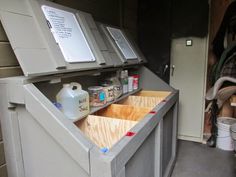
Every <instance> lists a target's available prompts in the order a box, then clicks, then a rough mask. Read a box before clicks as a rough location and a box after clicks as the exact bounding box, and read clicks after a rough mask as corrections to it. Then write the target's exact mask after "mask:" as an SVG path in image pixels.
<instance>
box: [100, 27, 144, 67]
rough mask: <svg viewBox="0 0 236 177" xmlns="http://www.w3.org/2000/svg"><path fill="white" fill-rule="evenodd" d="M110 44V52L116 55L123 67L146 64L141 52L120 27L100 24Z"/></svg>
mask: <svg viewBox="0 0 236 177" xmlns="http://www.w3.org/2000/svg"><path fill="white" fill-rule="evenodd" d="M98 25H99V27H100V29H101V32H102V33H103V34H104V36H105V40H106V42H107V43H108V46H112V48H109V52H111V53H116V55H117V56H118V58H119V60H120V61H121V62H122V63H123V65H128V64H137V63H142V62H145V58H144V56H143V55H142V53H141V51H140V50H139V48H138V47H137V45H135V42H134V41H133V40H132V38H131V37H130V36H128V35H127V33H126V32H125V31H123V30H122V29H120V28H118V27H114V26H109V25H105V24H98Z"/></svg>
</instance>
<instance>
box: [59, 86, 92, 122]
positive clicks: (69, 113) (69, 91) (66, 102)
mask: <svg viewBox="0 0 236 177" xmlns="http://www.w3.org/2000/svg"><path fill="white" fill-rule="evenodd" d="M56 100H57V102H58V103H60V104H61V111H62V112H63V113H64V114H65V115H66V117H67V118H68V119H78V120H79V119H81V118H83V117H84V116H86V115H88V114H89V94H88V92H86V91H84V90H82V88H81V85H80V84H78V83H75V82H72V83H70V84H64V85H63V88H62V89H61V90H60V91H59V92H58V94H57V95H56Z"/></svg>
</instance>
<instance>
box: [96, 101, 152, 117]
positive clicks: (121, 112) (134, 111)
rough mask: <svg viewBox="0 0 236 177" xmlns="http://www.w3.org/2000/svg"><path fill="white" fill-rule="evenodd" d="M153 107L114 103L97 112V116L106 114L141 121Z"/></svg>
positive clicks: (105, 115)
mask: <svg viewBox="0 0 236 177" xmlns="http://www.w3.org/2000/svg"><path fill="white" fill-rule="evenodd" d="M151 110H152V109H151V108H142V107H135V106H132V105H121V104H112V105H110V106H108V107H107V108H105V109H102V110H99V111H98V112H96V113H95V115H97V116H104V117H108V118H109V117H110V118H116V119H124V120H132V121H139V120H141V119H143V118H144V117H145V115H146V114H148V113H149V112H150V111H151Z"/></svg>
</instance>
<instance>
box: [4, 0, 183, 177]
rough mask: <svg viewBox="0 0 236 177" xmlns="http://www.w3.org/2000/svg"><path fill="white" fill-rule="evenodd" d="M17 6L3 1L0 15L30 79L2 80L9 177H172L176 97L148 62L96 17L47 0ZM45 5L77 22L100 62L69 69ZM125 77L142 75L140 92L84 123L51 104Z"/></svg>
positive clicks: (93, 112)
mask: <svg viewBox="0 0 236 177" xmlns="http://www.w3.org/2000/svg"><path fill="white" fill-rule="evenodd" d="M13 2H14V3H15V4H18V1H17V0H11V1H9V2H8V1H7V2H6V1H4V2H0V6H1V10H0V15H1V18H2V20H3V21H4V23H3V24H4V25H3V27H4V29H5V30H6V33H7V35H8V37H9V36H11V38H9V40H10V44H11V45H12V46H13V50H14V52H15V54H16V56H17V59H18V60H19V63H20V65H21V67H22V68H23V72H24V75H25V76H22V77H12V78H5V79H1V80H0V98H1V100H0V112H1V125H2V129H3V138H4V142H5V144H4V146H5V153H6V162H7V167H8V173H9V177H45V176H50V177H75V176H79V177H167V176H170V174H171V169H172V167H173V165H174V160H175V151H176V129H177V128H176V127H177V109H178V99H179V98H178V91H177V90H175V89H173V88H171V87H170V86H169V85H168V84H166V83H165V82H163V81H162V80H161V79H160V78H158V77H157V76H156V75H155V74H153V73H152V72H151V71H150V70H149V69H147V68H146V67H144V66H143V63H144V62H145V58H143V56H142V55H141V54H140V51H139V50H138V48H137V47H136V45H133V42H132V40H130V39H129V38H128V37H127V36H126V35H124V32H123V31H122V30H121V29H118V28H115V29H114V30H115V31H117V34H119V35H118V36H122V41H119V42H118V43H117V41H116V40H114V38H112V36H111V34H109V33H108V31H107V30H108V28H107V27H108V26H106V25H102V27H101V26H98V27H97V26H96V23H95V22H94V21H93V18H92V16H91V15H89V14H86V13H83V12H79V11H76V10H75V9H70V8H68V7H64V6H60V5H58V4H54V3H51V2H49V1H44V0H24V1H23V3H21V5H19V6H13V4H14V3H13ZM45 5H46V6H47V7H50V9H51V10H52V11H50V13H51V12H53V13H55V14H56V17H57V18H59V17H60V19H61V18H62V19H63V18H64V16H63V15H62V16H61V13H58V12H62V11H63V13H62V14H64V13H65V14H68V13H69V14H70V16H73V17H75V18H74V20H77V22H79V25H80V26H81V32H82V33H84V37H85V39H86V40H87V41H88V46H87V47H90V49H91V51H92V52H94V53H93V54H94V57H95V61H93V62H92V61H91V62H83V63H80V62H75V63H73V62H72V63H70V62H68V61H67V60H65V58H63V54H62V51H61V46H58V45H59V44H58V43H57V41H56V40H55V39H54V38H53V34H52V33H51V31H50V29H49V28H48V26H47V20H46V19H45V17H44V15H43V12H42V7H45ZM54 8H56V10H54ZM19 12H20V13H19ZM55 14H54V15H55ZM17 19H20V21H17ZM65 19H67V18H66V17H65ZM74 20H73V21H74ZM62 21H63V20H62ZM20 22H24V23H20ZM60 23H62V22H60ZM16 24H18V25H19V26H18V28H15V25H16ZM98 24H100V23H98ZM61 25H68V24H65V23H62V24H61ZM12 27H14V28H12ZM101 28H103V29H104V31H103V32H101V31H102V29H101ZM22 29H27V30H22ZM71 29H72V30H73V29H74V28H73V27H71ZM32 32H33V33H32ZM28 34H34V39H35V40H36V43H35V44H34V45H33V47H32V46H31V45H30V43H27V42H30V40H31V39H28V40H26V41H25V40H22V39H23V38H24V37H25V38H28V37H29V36H28ZM72 36H73V35H72ZM67 37H69V38H70V37H71V36H70V35H69V36H67ZM113 37H114V36H113ZM92 41H94V43H93V42H92ZM31 42H32V41H31ZM124 43H125V45H122V44H124ZM39 44H40V45H39ZM35 45H36V47H35ZM38 45H39V46H38ZM68 46H71V44H70V45H68ZM124 46H128V47H124ZM79 47H80V46H79V45H78V50H80V49H79ZM122 47H123V48H122ZM127 52H128V54H127ZM130 52H131V56H132V57H133V58H129V57H130ZM127 55H128V57H127ZM101 61H102V62H101ZM121 70H129V71H132V72H135V73H137V74H138V75H139V76H140V79H139V89H138V90H135V91H133V92H129V93H127V94H123V95H122V96H121V97H119V98H117V99H116V100H114V101H112V102H108V103H107V104H105V105H103V106H101V107H91V109H90V113H89V115H86V117H78V118H77V119H75V120H69V119H68V118H67V117H66V116H65V115H64V114H63V113H62V112H61V111H60V110H59V109H58V108H57V107H56V106H55V105H54V104H53V103H54V102H55V98H56V94H57V93H58V92H59V90H60V89H61V88H62V86H63V84H65V83H70V82H78V83H80V84H81V85H82V87H83V89H84V90H86V89H87V88H88V87H89V86H94V85H100V84H101V81H103V80H104V79H105V78H106V77H107V76H109V75H115V74H116V73H117V72H119V71H121Z"/></svg>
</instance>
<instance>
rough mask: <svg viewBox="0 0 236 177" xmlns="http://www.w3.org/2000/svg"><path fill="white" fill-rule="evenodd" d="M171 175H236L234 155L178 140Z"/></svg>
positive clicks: (225, 176)
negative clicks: (174, 163) (175, 159)
mask: <svg viewBox="0 0 236 177" xmlns="http://www.w3.org/2000/svg"><path fill="white" fill-rule="evenodd" d="M171 177H236V157H235V156H234V154H233V152H227V151H222V150H219V149H216V148H209V147H207V146H206V145H203V144H199V143H194V142H187V141H179V144H178V154H177V161H176V165H175V167H174V170H173V173H172V176H171Z"/></svg>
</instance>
